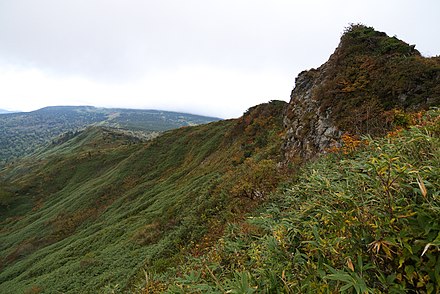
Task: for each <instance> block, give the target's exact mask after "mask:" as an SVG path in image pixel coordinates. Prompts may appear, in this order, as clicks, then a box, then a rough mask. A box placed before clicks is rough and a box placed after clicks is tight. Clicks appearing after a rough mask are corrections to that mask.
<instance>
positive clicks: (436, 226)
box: [149, 110, 440, 293]
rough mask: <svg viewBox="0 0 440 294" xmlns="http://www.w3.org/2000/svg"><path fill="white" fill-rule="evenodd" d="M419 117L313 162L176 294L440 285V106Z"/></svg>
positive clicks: (197, 261)
mask: <svg viewBox="0 0 440 294" xmlns="http://www.w3.org/2000/svg"><path fill="white" fill-rule="evenodd" d="M416 121H417V122H416V125H415V126H413V127H411V128H410V129H408V130H405V131H401V132H394V133H390V134H389V135H388V136H387V137H385V138H382V139H374V140H373V139H367V140H365V141H364V142H363V144H365V143H368V145H367V146H364V147H362V148H358V149H357V150H356V149H355V148H354V147H355V146H356V145H358V144H359V143H361V142H359V141H356V140H353V138H346V142H345V143H346V145H345V147H343V149H342V150H341V152H340V153H334V154H329V155H327V156H323V157H321V158H320V159H318V160H317V161H315V162H311V163H309V164H307V165H305V166H304V167H303V169H302V171H301V172H300V173H299V174H298V175H297V177H296V179H294V180H292V182H291V183H290V184H286V188H285V189H283V190H280V191H279V192H278V193H275V194H274V195H273V198H272V201H271V203H270V205H268V206H267V208H266V209H262V210H261V211H260V212H259V213H257V214H253V215H251V216H249V218H248V220H247V221H245V222H242V223H236V224H234V225H230V227H229V229H228V230H227V231H226V233H225V235H224V236H223V237H222V238H220V240H219V241H218V243H217V244H216V245H215V246H212V247H210V248H208V249H206V250H205V252H204V254H202V255H199V256H195V257H193V258H189V259H188V263H187V264H186V265H185V266H182V267H181V272H182V274H181V275H180V276H179V277H177V278H175V279H174V280H173V281H172V282H171V283H170V284H174V286H171V287H170V288H169V292H172V293H188V292H192V293H193V292H196V293H208V292H211V293H224V292H225V291H226V292H228V293H253V292H259V293H304V292H310V293H329V292H330V293H336V292H340V291H348V292H349V293H350V292H352V293H353V292H355V293H367V292H375V293H381V292H382V293H383V292H385V293H389V292H390V293H402V292H403V293H406V292H414V291H415V292H418V293H438V291H440V286H439V285H440V251H439V249H440V189H439V187H440V179H439V175H440V112H439V111H438V110H435V111H431V112H429V113H428V114H425V116H424V118H422V119H417V120H416ZM158 280H160V278H159V277H158ZM149 287H150V288H151V289H152V290H153V289H154V284H153V283H152V284H151V286H149Z"/></svg>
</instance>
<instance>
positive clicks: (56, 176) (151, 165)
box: [0, 101, 286, 293]
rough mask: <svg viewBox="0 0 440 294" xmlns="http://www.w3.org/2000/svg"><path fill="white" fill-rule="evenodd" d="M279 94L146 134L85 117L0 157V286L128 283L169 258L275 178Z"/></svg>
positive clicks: (77, 287) (170, 262) (212, 230)
mask: <svg viewBox="0 0 440 294" xmlns="http://www.w3.org/2000/svg"><path fill="white" fill-rule="evenodd" d="M285 104H286V103H285V102H280V101H273V102H271V103H270V104H266V105H260V106H257V107H254V108H252V109H250V110H249V111H248V112H247V113H246V114H245V115H244V116H243V117H242V118H241V119H239V120H229V121H220V122H215V123H211V124H208V125H202V126H197V127H188V128H180V129H177V130H173V131H168V132H165V133H164V134H163V135H161V136H159V137H158V138H156V139H153V140H151V141H148V142H142V141H136V140H132V137H130V136H126V135H123V134H120V133H115V132H113V131H112V130H111V129H107V128H100V127H92V128H89V129H86V130H84V131H82V132H79V133H77V134H73V135H72V136H73V137H72V138H70V139H69V140H67V141H66V142H64V143H61V144H60V145H56V146H53V147H52V148H50V149H49V150H47V152H46V153H44V154H40V155H39V156H38V157H36V158H35V157H33V158H30V159H27V160H23V161H21V162H20V163H19V164H16V165H13V166H9V167H8V168H6V169H4V170H3V172H2V173H1V174H0V178H1V180H2V183H1V184H0V186H1V187H2V191H1V192H0V197H1V199H0V221H1V223H0V261H1V269H0V292H7V291H11V289H14V291H15V292H16V293H23V292H24V291H34V292H40V291H43V292H45V293H56V292H63V293H78V292H81V293H96V291H101V292H102V291H104V290H105V289H106V287H107V288H108V287H110V288H118V289H120V290H133V291H134V290H135V288H136V285H137V282H138V281H139V278H138V276H137V275H138V274H140V273H142V269H143V268H145V267H146V268H150V269H154V271H155V272H168V271H169V269H170V268H173V267H176V266H177V265H178V264H179V263H180V262H181V261H182V260H183V259H184V256H185V252H187V251H188V250H190V249H192V244H194V243H197V242H199V241H200V239H201V238H202V236H207V235H211V236H212V238H213V239H214V238H216V237H217V236H218V235H220V234H221V232H222V231H223V227H224V223H225V222H226V220H231V219H233V218H236V217H239V216H240V215H242V214H243V213H245V212H247V211H249V210H250V209H251V208H252V207H254V206H255V205H257V204H258V203H260V202H261V201H262V200H263V199H265V198H266V197H267V195H268V194H269V193H270V192H271V191H273V190H274V189H275V187H276V185H277V182H278V181H279V180H280V177H279V175H278V174H277V173H276V167H275V165H276V162H278V161H279V160H280V158H279V149H280V146H281V142H282V129H283V128H282V111H283V109H284V106H285ZM141 282H142V281H141ZM140 286H142V284H140Z"/></svg>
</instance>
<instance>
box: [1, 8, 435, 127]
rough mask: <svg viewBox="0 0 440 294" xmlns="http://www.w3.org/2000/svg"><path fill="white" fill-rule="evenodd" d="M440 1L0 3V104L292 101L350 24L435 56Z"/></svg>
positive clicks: (178, 106)
mask: <svg viewBox="0 0 440 294" xmlns="http://www.w3.org/2000/svg"><path fill="white" fill-rule="evenodd" d="M438 11H440V2H438V1H434V0H422V1H418V2H414V1H408V0H404V1H398V0H390V1H378V0H374V1H368V2H366V1H346V0H337V1H332V2H329V1H324V0H312V1H307V2H305V1H287V0H274V1H270V2H268V1H262V0H261V1H259V0H256V1H255V0H253V1H251V0H239V1H231V0H225V1H221V2H218V1H209V0H208V1H201V0H189V1H185V2H181V1H176V0H163V1H141V0H128V1H124V2H122V1H109V2H106V3H105V5H102V2H100V1H97V0H89V1H73V0H67V1H54V0H42V1H38V2H35V1H30V0H17V1H1V2H0V43H1V44H2V46H1V47H0V84H1V85H2V87H0V108H1V109H6V110H14V111H17V110H20V111H31V110H36V109H39V108H42V107H44V106H51V105H55V106H56V105H74V106H76V105H92V106H96V107H107V108H132V109H159V110H167V111H177V112H186V113H194V114H199V115H207V116H214V117H222V118H232V117H238V116H241V115H242V113H243V112H244V111H246V109H248V108H249V107H252V106H254V105H256V104H259V103H263V102H267V101H269V100H284V101H288V100H289V95H290V92H291V90H292V89H293V86H294V80H295V77H296V76H297V75H298V73H299V72H301V71H303V70H308V69H310V68H316V67H319V66H320V65H321V64H322V63H324V62H325V61H327V59H328V57H329V56H330V54H331V53H333V51H334V49H335V48H336V46H337V45H338V42H339V38H340V36H341V34H342V33H343V31H344V29H345V28H346V27H347V26H348V25H349V24H350V23H363V24H365V25H367V26H372V27H374V28H375V29H377V30H379V31H384V32H386V33H387V34H388V35H390V36H394V35H395V36H397V37H398V38H399V39H402V40H403V41H405V42H408V43H409V44H415V45H416V49H418V50H419V51H420V52H421V53H422V54H423V55H424V56H434V55H437V54H439V53H440V52H439V48H440V39H439V38H435V36H436V35H437V30H438V28H439V27H440V18H438V17H437V12H438Z"/></svg>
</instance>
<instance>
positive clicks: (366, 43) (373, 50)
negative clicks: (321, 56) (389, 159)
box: [310, 25, 440, 135]
mask: <svg viewBox="0 0 440 294" xmlns="http://www.w3.org/2000/svg"><path fill="white" fill-rule="evenodd" d="M325 67H326V69H325V78H324V80H323V81H321V84H320V86H319V87H318V89H316V91H315V93H314V95H315V99H317V100H318V101H319V106H320V111H321V112H322V113H326V112H328V111H329V109H331V112H332V119H333V120H334V123H335V125H336V126H337V127H338V128H339V129H342V130H344V131H347V132H350V133H352V134H365V133H369V134H372V135H377V134H378V135H383V134H384V133H386V131H387V130H390V129H391V128H392V125H390V124H389V123H388V122H389V120H388V117H387V115H386V114H387V113H386V111H389V110H391V109H393V108H398V109H401V110H412V111H414V110H420V109H428V108H429V107H432V106H438V105H439V104H440V83H439V81H440V57H432V58H426V57H423V56H421V55H420V53H419V52H418V51H417V50H416V49H415V46H414V45H412V46H411V45H408V44H407V43H405V42H403V41H401V40H399V39H397V38H396V37H389V36H387V34H385V33H383V32H378V31H376V30H374V28H372V27H367V26H364V25H352V26H350V27H348V28H347V30H346V32H345V33H344V35H343V36H342V38H341V42H340V44H339V46H338V48H337V49H336V51H335V53H334V54H333V55H332V56H331V57H330V60H329V61H328V63H327V64H326V65H325ZM310 74H312V75H313V74H316V72H314V71H310Z"/></svg>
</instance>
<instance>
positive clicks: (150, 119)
mask: <svg viewBox="0 0 440 294" xmlns="http://www.w3.org/2000/svg"><path fill="white" fill-rule="evenodd" d="M216 120H219V119H218V118H214V117H206V116H200V115H193V114H186V113H180V112H173V111H162V110H141V109H122V108H97V107H93V106H49V107H45V108H42V109H39V110H35V111H31V112H20V113H8V114H4V115H1V116H0V165H1V164H5V163H7V162H9V161H11V160H13V159H14V158H20V157H22V156H23V155H29V154H30V153H32V152H34V151H35V150H36V149H38V148H40V147H43V146H44V145H45V144H48V143H50V142H51V141H52V140H57V139H56V137H57V136H60V135H62V134H63V133H65V132H69V131H70V132H72V131H73V132H74V131H78V130H80V129H82V128H85V127H87V126H88V125H90V124H97V125H102V126H107V127H112V128H117V129H122V130H126V131H127V132H131V133H133V134H137V135H138V136H139V137H143V138H144V139H148V138H150V137H154V136H157V134H158V133H159V132H162V131H165V130H169V129H172V128H178V127H182V126H189V125H197V124H202V123H208V122H211V121H216Z"/></svg>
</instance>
